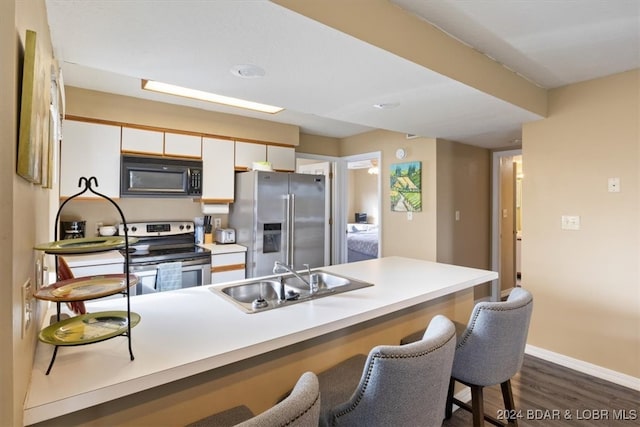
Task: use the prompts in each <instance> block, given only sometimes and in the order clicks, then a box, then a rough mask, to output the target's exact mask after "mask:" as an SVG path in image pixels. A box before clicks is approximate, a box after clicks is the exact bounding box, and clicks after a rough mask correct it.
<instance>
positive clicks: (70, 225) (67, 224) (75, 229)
mask: <svg viewBox="0 0 640 427" xmlns="http://www.w3.org/2000/svg"><path fill="white" fill-rule="evenodd" d="M86 223H87V221H60V240H67V239H80V238H82V237H84V230H85V225H86Z"/></svg>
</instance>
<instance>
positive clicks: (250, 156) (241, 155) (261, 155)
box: [236, 141, 267, 170]
mask: <svg viewBox="0 0 640 427" xmlns="http://www.w3.org/2000/svg"><path fill="white" fill-rule="evenodd" d="M266 160H267V147H266V145H264V144H257V143H254V142H242V141H236V169H239V170H249V169H251V167H252V166H253V162H264V161H266Z"/></svg>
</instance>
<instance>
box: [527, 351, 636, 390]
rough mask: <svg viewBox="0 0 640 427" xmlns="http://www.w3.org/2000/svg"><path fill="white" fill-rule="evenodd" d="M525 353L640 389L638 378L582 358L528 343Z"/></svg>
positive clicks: (633, 388) (624, 385)
mask: <svg viewBox="0 0 640 427" xmlns="http://www.w3.org/2000/svg"><path fill="white" fill-rule="evenodd" d="M525 353H526V354H528V355H531V356H534V357H538V358H540V359H542V360H546V361H547V362H552V363H555V364H558V365H560V366H564V367H565V368H569V369H573V370H575V371H578V372H582V373H583V374H587V375H591V376H593V377H596V378H600V379H602V380H605V381H609V382H612V383H614V384H618V385H621V386H623V387H627V388H630V389H632V390H636V391H640V378H636V377H633V376H631V375H627V374H623V373H622V372H618V371H614V370H612V369H608V368H604V367H602V366H598V365H594V364H593V363H589V362H585V361H584V360H580V359H574V358H573V357H569V356H565V355H563V354H560V353H555V352H553V351H550V350H546V349H544V348H540V347H535V346H532V345H529V344H527V346H526V347H525Z"/></svg>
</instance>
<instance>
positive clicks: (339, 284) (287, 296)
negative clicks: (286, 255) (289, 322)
mask: <svg viewBox="0 0 640 427" xmlns="http://www.w3.org/2000/svg"><path fill="white" fill-rule="evenodd" d="M300 276H301V277H302V278H303V279H304V280H306V283H305V282H304V281H303V280H300V278H298V277H296V276H294V275H292V274H291V275H289V274H284V275H281V276H280V275H278V276H273V277H265V278H261V279H249V280H247V281H244V282H240V283H234V284H230V285H228V286H222V287H215V288H214V287H212V288H210V289H211V290H212V291H213V292H214V293H217V294H219V295H221V296H222V297H223V298H225V299H227V300H229V301H231V302H232V303H234V304H235V305H236V306H238V307H240V308H241V309H242V310H243V311H245V312H246V313H258V312H261V311H265V310H271V309H274V308H279V307H286V306H288V305H291V304H296V303H300V302H304V301H310V300H313V299H317V298H323V297H326V296H330V295H335V294H339V293H343V292H349V291H353V290H355V289H361V288H366V287H368V286H373V283H368V282H363V281H361V280H356V279H351V278H348V277H344V276H339V275H337V274H333V273H328V272H326V271H322V270H320V271H312V272H311V276H313V281H314V284H316V285H317V286H316V287H315V290H314V291H313V292H311V289H310V288H311V287H310V286H309V284H308V282H309V281H310V278H309V274H308V273H305V274H300Z"/></svg>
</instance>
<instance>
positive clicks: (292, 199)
mask: <svg viewBox="0 0 640 427" xmlns="http://www.w3.org/2000/svg"><path fill="white" fill-rule="evenodd" d="M295 218H296V195H295V194H289V214H288V216H287V222H288V223H289V229H288V230H287V231H288V234H289V242H288V243H289V244H288V247H287V253H288V258H289V266H290V267H291V268H293V266H294V263H295V262H296V261H295V259H294V257H293V254H294V250H293V242H295V237H296V227H295V222H294V220H295Z"/></svg>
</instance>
